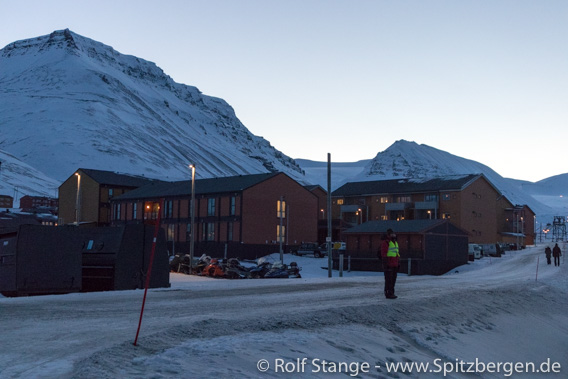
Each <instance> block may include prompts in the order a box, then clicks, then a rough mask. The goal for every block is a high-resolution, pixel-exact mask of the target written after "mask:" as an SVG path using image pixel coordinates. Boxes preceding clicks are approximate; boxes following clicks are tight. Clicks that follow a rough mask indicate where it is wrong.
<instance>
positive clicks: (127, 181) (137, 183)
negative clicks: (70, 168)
mask: <svg viewBox="0 0 568 379" xmlns="http://www.w3.org/2000/svg"><path fill="white" fill-rule="evenodd" d="M77 171H82V172H83V173H85V174H86V175H88V176H89V177H91V178H92V179H93V180H94V181H96V182H97V183H99V184H105V185H112V186H122V187H141V186H144V185H146V184H148V183H151V182H153V181H155V180H156V179H149V178H144V177H142V176H135V175H129V174H119V173H116V172H112V171H103V170H93V169H89V168H80V169H79V170H77Z"/></svg>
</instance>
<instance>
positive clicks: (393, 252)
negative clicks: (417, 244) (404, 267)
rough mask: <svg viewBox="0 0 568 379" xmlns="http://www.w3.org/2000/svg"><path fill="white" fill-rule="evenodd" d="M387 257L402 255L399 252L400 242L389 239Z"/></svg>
mask: <svg viewBox="0 0 568 379" xmlns="http://www.w3.org/2000/svg"><path fill="white" fill-rule="evenodd" d="M387 257H400V254H399V253H398V242H396V241H395V242H392V241H389V250H388V251H387Z"/></svg>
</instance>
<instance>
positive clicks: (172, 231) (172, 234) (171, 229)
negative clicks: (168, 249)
mask: <svg viewBox="0 0 568 379" xmlns="http://www.w3.org/2000/svg"><path fill="white" fill-rule="evenodd" d="M174 237H175V224H169V225H168V241H173V240H174Z"/></svg>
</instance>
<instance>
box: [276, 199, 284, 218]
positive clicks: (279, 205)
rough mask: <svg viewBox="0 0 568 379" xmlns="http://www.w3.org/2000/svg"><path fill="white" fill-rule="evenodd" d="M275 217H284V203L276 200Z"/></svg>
mask: <svg viewBox="0 0 568 379" xmlns="http://www.w3.org/2000/svg"><path fill="white" fill-rule="evenodd" d="M276 217H278V218H280V217H282V218H284V217H286V201H280V200H278V201H277V202H276Z"/></svg>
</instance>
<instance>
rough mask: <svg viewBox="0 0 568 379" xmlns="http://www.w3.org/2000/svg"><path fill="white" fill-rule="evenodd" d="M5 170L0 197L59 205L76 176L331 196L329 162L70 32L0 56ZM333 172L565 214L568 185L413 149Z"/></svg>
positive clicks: (152, 68) (337, 179) (337, 181)
mask: <svg viewBox="0 0 568 379" xmlns="http://www.w3.org/2000/svg"><path fill="white" fill-rule="evenodd" d="M0 162H1V166H0V193H2V194H8V195H13V194H14V193H16V194H18V193H19V195H20V196H21V195H24V194H28V195H44V196H55V194H56V192H55V191H56V188H57V187H58V185H59V184H60V183H61V182H62V181H63V180H65V179H66V178H67V177H69V176H70V175H71V174H72V173H73V172H74V171H75V170H76V169H77V168H79V167H86V168H93V169H101V170H110V171H117V172H124V173H129V174H136V175H145V176H147V177H152V178H158V179H163V180H181V179H187V178H188V177H189V176H190V171H189V169H188V167H187V165H188V164H189V163H196V164H197V168H198V169H197V177H199V178H206V177H215V176H228V175H238V174H249V173H260V172H268V171H282V172H285V173H287V174H288V175H290V176H291V177H293V178H294V179H296V180H298V181H300V182H302V183H312V184H320V185H321V186H322V187H324V188H326V187H327V171H326V169H327V167H326V166H327V163H326V162H313V161H307V160H297V161H294V160H292V159H291V158H289V157H287V156H286V155H284V154H283V153H281V152H280V151H278V150H276V149H275V148H274V147H272V146H271V145H270V143H269V142H268V141H266V140H264V139H263V138H262V137H257V136H254V135H253V134H252V133H250V132H249V131H248V130H247V128H246V127H245V126H244V125H243V124H242V123H241V122H240V121H239V120H238V118H237V117H236V115H235V112H234V110H233V109H232V108H231V107H230V106H229V105H228V104H227V103H226V102H225V101H224V100H222V99H218V98H215V97H210V96H205V95H203V94H202V93H201V92H200V91H199V90H198V89H197V88H195V87H192V86H188V85H184V84H179V83H176V82H174V81H173V80H172V79H171V78H170V77H169V76H167V75H166V74H165V73H164V72H163V71H162V70H161V69H160V68H159V67H157V66H156V65H155V64H154V63H151V62H148V61H145V60H143V59H140V58H137V57H134V56H127V55H123V54H120V53H119V52H117V51H115V50H114V49H112V48H111V47H109V46H106V45H104V44H102V43H100V42H96V41H93V40H91V39H88V38H85V37H82V36H80V35H78V34H76V33H73V32H71V31H69V30H62V31H55V32H53V33H51V34H50V35H46V36H42V37H37V38H32V39H28V40H22V41H17V42H14V43H11V44H9V45H8V46H6V47H5V48H3V49H2V50H0ZM299 164H300V165H299ZM300 166H301V167H300ZM332 168H333V173H332V189H335V188H337V187H339V186H340V185H342V184H343V183H345V182H347V181H362V180H378V179H392V178H403V177H415V178H424V177H435V176H445V175H450V174H470V173H483V174H484V175H485V176H486V177H487V178H488V179H489V180H490V181H491V182H492V183H493V184H494V185H495V186H496V187H497V188H499V190H501V192H503V193H504V194H505V195H506V196H507V197H508V198H509V199H510V200H511V201H512V202H513V203H518V204H528V205H529V206H530V207H531V208H533V210H534V211H535V212H536V213H537V214H538V215H539V216H540V215H543V214H544V215H550V214H568V204H567V203H566V202H567V201H568V194H566V197H560V195H561V194H562V193H560V192H559V194H557V193H556V192H558V191H563V190H564V188H567V186H566V181H568V174H564V176H562V175H561V176H559V177H554V178H549V179H546V180H543V181H541V182H538V183H529V182H522V181H514V180H512V179H505V178H503V177H501V176H500V175H499V174H497V173H496V172H495V171H493V170H492V169H491V168H489V167H487V166H485V165H483V164H481V163H478V162H475V161H472V160H468V159H464V158H461V157H458V156H455V155H452V154H449V153H447V152H445V151H442V150H438V149H435V148H433V147H430V146H426V145H419V144H416V143H415V142H408V141H404V140H402V141H397V142H395V143H394V144H393V145H392V146H390V147H389V148H388V149H386V150H385V151H383V152H379V153H378V154H377V156H376V157H375V158H374V159H371V160H363V161H359V162H354V163H335V162H334V163H332ZM304 172H305V174H304ZM556 187H558V188H560V189H559V190H558V191H557V190H554V191H552V190H551V188H556ZM550 191H552V192H554V193H552V192H550ZM553 200H554V201H553ZM559 201H560V204H559ZM543 203H545V204H547V205H551V206H552V207H553V208H550V207H548V206H547V205H544V204H543Z"/></svg>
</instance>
